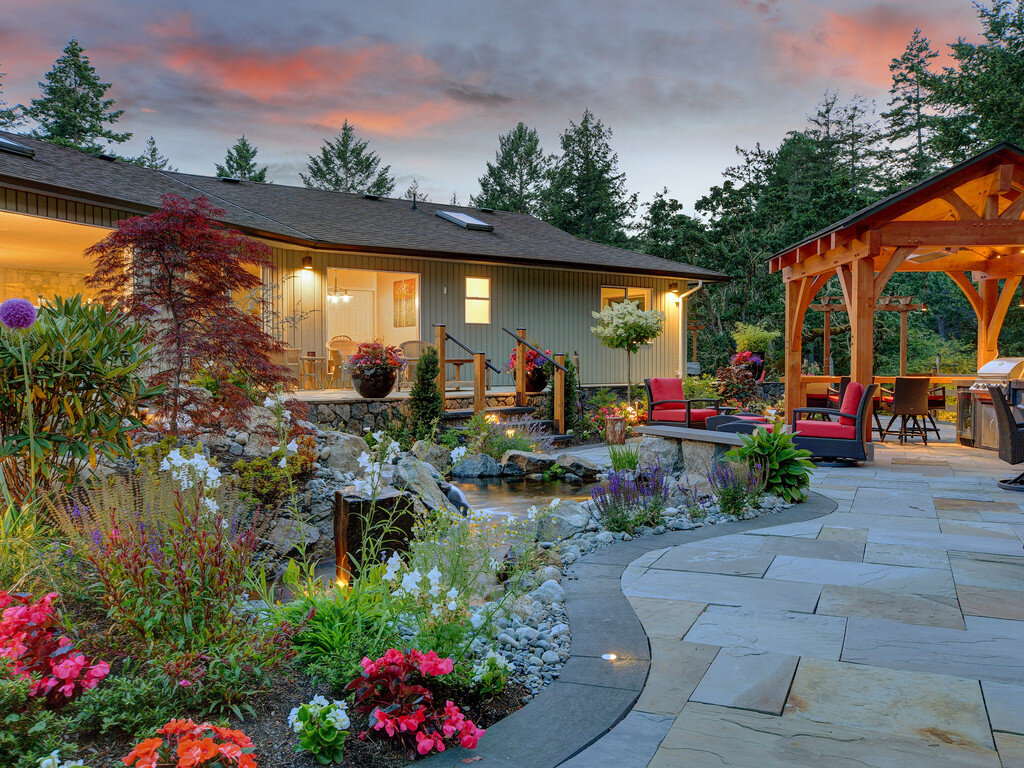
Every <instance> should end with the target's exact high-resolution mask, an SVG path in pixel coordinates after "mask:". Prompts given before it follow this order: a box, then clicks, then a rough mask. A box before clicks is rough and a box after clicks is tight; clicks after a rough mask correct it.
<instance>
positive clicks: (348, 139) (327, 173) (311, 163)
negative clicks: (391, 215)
mask: <svg viewBox="0 0 1024 768" xmlns="http://www.w3.org/2000/svg"><path fill="white" fill-rule="evenodd" d="M306 168H307V170H308V171H309V175H306V174H305V173H300V174H299V176H301V177H302V183H303V184H305V185H306V186H307V187H315V188H316V189H330V190H333V191H335V192H354V193H364V194H370V195H380V196H381V197H386V196H388V195H390V194H391V193H392V192H394V190H395V179H394V177H393V176H389V175H388V173H389V172H390V170H391V166H390V165H385V166H381V159H380V157H379V156H378V155H377V153H376V152H374V151H373V150H371V149H370V148H369V142H368V141H367V140H366V139H360V138H359V137H358V136H357V135H356V132H355V128H354V127H353V126H352V125H351V124H350V123H349V121H348V120H346V121H345V122H344V123H342V126H341V132H340V133H339V134H338V135H337V136H336V137H335V138H334V139H333V140H332V139H324V145H323V146H322V147H321V148H320V154H319V155H310V156H309V160H308V162H307V163H306Z"/></svg>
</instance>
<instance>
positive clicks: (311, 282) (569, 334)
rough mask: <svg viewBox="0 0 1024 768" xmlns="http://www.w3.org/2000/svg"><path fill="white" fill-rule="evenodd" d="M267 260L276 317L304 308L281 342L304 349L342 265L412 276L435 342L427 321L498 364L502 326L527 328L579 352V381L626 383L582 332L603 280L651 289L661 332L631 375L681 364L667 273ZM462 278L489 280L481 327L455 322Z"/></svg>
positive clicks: (616, 356) (506, 341) (619, 368)
mask: <svg viewBox="0 0 1024 768" xmlns="http://www.w3.org/2000/svg"><path fill="white" fill-rule="evenodd" d="M303 256H311V257H312V259H313V269H312V271H308V270H306V271H304V270H302V268H301V265H302V257H303ZM274 262H275V270H274V272H275V274H276V276H277V280H278V282H279V284H281V285H282V286H283V290H282V291H281V295H280V300H279V301H278V302H277V306H276V310H277V312H278V313H279V314H281V315H284V316H288V315H292V314H295V313H297V312H298V311H299V310H300V309H301V311H302V312H305V313H310V314H307V315H306V316H305V317H304V318H303V319H302V320H301V322H300V323H299V324H298V325H297V326H296V327H287V326H286V327H285V328H284V329H283V331H282V334H281V335H282V338H283V340H284V341H285V342H286V343H287V344H290V345H292V346H296V347H299V348H301V349H302V350H303V351H310V350H316V351H322V350H323V348H324V344H325V343H326V338H325V335H326V331H325V320H324V314H323V313H324V307H325V303H326V288H325V285H326V276H327V269H328V267H343V268H347V269H367V270H381V271H392V272H416V273H419V274H420V276H421V279H420V336H421V337H422V338H424V339H426V340H432V339H433V329H432V325H433V324H434V323H442V322H443V323H445V324H446V325H447V326H448V331H449V332H450V333H451V334H452V335H454V336H456V337H458V338H459V339H461V340H462V341H464V342H465V343H466V344H467V345H469V346H470V347H472V348H473V349H477V350H483V351H485V352H486V353H487V356H488V358H489V359H491V360H492V361H494V362H495V364H497V365H498V366H499V367H501V366H502V365H503V364H504V361H505V360H506V358H507V356H508V353H509V351H510V350H511V348H512V345H513V341H512V339H511V338H510V337H509V336H508V335H507V334H505V333H503V332H502V331H501V327H502V326H505V327H507V328H511V329H513V330H514V329H515V328H517V327H520V326H521V327H525V328H526V329H527V337H528V338H529V340H530V341H531V342H533V343H535V344H537V345H538V346H541V347H542V348H550V349H551V350H553V351H555V352H566V353H567V354H570V355H571V354H572V353H573V352H578V353H579V356H580V368H581V378H582V380H583V383H585V384H618V383H623V382H625V380H626V356H625V353H624V352H621V351H617V350H609V349H605V348H604V347H602V346H601V345H600V343H599V342H598V341H597V339H596V338H594V335H593V334H592V333H591V332H590V328H591V326H592V325H593V323H594V319H593V317H592V316H591V314H590V313H591V312H592V311H596V310H598V309H600V306H601V286H602V285H624V286H631V287H641V288H650V289H652V303H653V306H654V307H655V308H656V309H660V310H661V311H662V312H664V313H665V315H666V323H665V326H666V330H665V333H664V334H663V335H662V337H661V338H659V339H658V340H657V341H655V342H654V343H653V344H650V345H647V346H646V347H645V348H644V349H642V350H640V352H638V353H637V354H636V355H635V356H634V361H633V363H634V366H633V380H634V381H642V379H643V378H644V377H646V376H672V375H675V372H676V371H677V370H678V368H679V335H678V317H679V315H678V312H679V309H678V305H677V304H676V303H675V302H673V301H670V299H671V298H672V297H671V296H670V295H669V294H668V286H669V283H671V282H679V281H678V280H673V279H671V278H663V277H651V276H646V275H619V274H614V273H607V274H606V273H598V272H593V271H588V272H585V271H576V270H567V269H550V268H540V267H520V266H511V265H494V264H473V263H467V262H462V261H440V260H429V259H413V258H404V257H387V256H376V255H368V254H360V253H342V252H323V251H297V250H285V249H279V248H275V249H274ZM303 272H305V274H302V273H303ZM466 277H489V278H490V279H491V322H490V324H489V325H467V324H465V322H464V321H463V320H464V312H465V309H464V299H465V278H466ZM445 288H447V293H446V292H445ZM494 383H495V384H508V383H511V380H510V379H508V378H506V377H495V379H494Z"/></svg>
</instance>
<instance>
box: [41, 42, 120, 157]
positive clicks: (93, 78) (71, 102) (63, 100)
mask: <svg viewBox="0 0 1024 768" xmlns="http://www.w3.org/2000/svg"><path fill="white" fill-rule="evenodd" d="M110 85H111V84H110V83H104V82H102V81H101V80H100V78H99V76H98V75H97V74H96V70H95V68H94V67H93V66H92V64H91V63H90V62H89V58H88V57H87V56H86V55H85V54H84V50H83V48H82V46H81V45H79V44H78V41H77V40H75V39H72V40H71V41H70V42H69V43H68V44H67V45H66V46H65V47H64V51H63V52H62V54H61V56H60V58H58V59H57V61H56V62H54V65H53V69H51V70H50V71H49V72H47V73H46V75H45V80H44V81H42V82H40V83H39V98H38V99H32V105H31V106H29V107H26V108H23V109H24V113H25V114H26V115H27V116H28V117H30V118H32V120H33V121H35V123H36V124H37V127H36V129H35V130H34V131H33V132H32V135H33V136H36V137H37V138H40V139H42V140H43V141H48V142H50V143H52V144H60V145H62V146H65V147H74V148H76V149H82V150H85V151H87V152H99V151H100V150H101V149H102V147H101V146H100V144H99V143H98V142H97V140H98V139H105V140H106V141H107V143H108V144H109V143H118V144H120V143H122V142H125V141H127V140H128V139H130V138H131V137H132V135H131V133H128V132H125V133H116V132H114V131H113V130H111V129H110V128H109V127H107V126H111V125H113V124H114V123H116V122H117V121H118V120H120V119H121V116H122V115H123V114H124V110H123V109H114V99H107V98H104V97H105V96H106V94H107V91H108V90H109V89H110Z"/></svg>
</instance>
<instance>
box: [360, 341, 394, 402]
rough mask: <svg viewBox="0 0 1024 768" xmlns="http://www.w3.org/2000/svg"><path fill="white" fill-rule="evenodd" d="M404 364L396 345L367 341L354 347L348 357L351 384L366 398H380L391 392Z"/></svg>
mask: <svg viewBox="0 0 1024 768" xmlns="http://www.w3.org/2000/svg"><path fill="white" fill-rule="evenodd" d="M405 365H406V360H405V356H404V355H403V354H402V350H400V349H399V348H398V347H393V346H385V345H384V344H383V343H381V342H379V341H368V342H366V343H363V344H360V345H359V346H358V347H357V348H356V353H355V354H354V355H352V356H351V357H350V358H349V359H348V367H349V371H350V372H351V373H352V386H353V387H355V389H356V391H357V392H358V393H359V394H360V395H362V396H363V397H366V398H371V399H374V398H381V397H387V396H388V395H389V394H391V390H392V389H394V387H395V380H396V379H397V378H398V372H399V371H400V370H402V368H404V367H405Z"/></svg>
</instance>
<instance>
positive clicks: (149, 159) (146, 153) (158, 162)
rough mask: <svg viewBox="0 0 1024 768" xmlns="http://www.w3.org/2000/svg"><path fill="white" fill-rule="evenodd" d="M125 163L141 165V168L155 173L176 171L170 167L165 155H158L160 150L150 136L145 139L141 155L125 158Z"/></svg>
mask: <svg viewBox="0 0 1024 768" xmlns="http://www.w3.org/2000/svg"><path fill="white" fill-rule="evenodd" d="M125 162H128V163H132V164H133V165H141V166H142V167H143V168H152V169H153V170H155V171H176V170H178V169H177V168H175V167H174V166H172V165H171V161H170V160H169V159H168V158H167V156H166V155H162V154H160V150H159V149H157V146H156V139H154V138H153V137H152V136H150V137H149V138H148V139H146V148H145V149H144V150H142V154H140V155H136V156H135V157H126V158H125Z"/></svg>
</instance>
